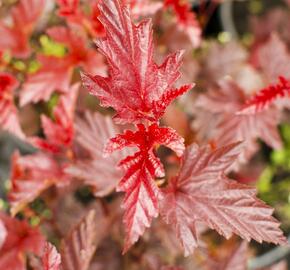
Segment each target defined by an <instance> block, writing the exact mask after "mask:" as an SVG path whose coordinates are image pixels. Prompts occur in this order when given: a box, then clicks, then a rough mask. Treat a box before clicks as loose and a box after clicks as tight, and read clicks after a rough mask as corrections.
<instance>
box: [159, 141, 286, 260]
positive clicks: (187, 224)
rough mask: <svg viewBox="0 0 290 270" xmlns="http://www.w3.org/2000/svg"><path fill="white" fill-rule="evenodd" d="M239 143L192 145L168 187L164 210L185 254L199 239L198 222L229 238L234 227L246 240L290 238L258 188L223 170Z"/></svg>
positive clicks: (162, 207)
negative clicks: (260, 198) (285, 234)
mask: <svg viewBox="0 0 290 270" xmlns="http://www.w3.org/2000/svg"><path fill="white" fill-rule="evenodd" d="M239 145H240V144H239V143H234V144H231V145H228V146H224V147H221V148H218V149H216V150H212V149H211V148H210V147H208V146H205V147H198V146H197V145H196V144H193V145H191V146H190V147H188V149H187V150H186V152H185V155H184V157H183V166H182V168H181V171H180V173H179V175H178V176H177V177H176V178H175V179H172V180H171V182H170V185H169V187H168V188H167V189H166V191H165V192H164V199H163V200H161V215H162V217H163V219H164V220H165V222H166V223H167V224H169V225H171V226H173V228H174V230H175V231H176V234H177V236H178V238H179V239H180V241H181V243H182V245H183V247H184V254H185V255H189V254H191V253H192V252H193V250H194V248H195V247H197V245H198V235H197V224H198V223H199V222H202V223H205V224H206V225H207V226H209V227H210V228H211V229H214V230H216V231H217V232H218V233H219V234H221V235H223V236H225V237H226V238H229V237H230V236H231V235H232V234H233V233H235V234H237V235H239V236H241V237H242V238H244V239H246V240H248V241H249V240H250V239H251V238H252V239H255V240H256V241H258V242H262V241H267V242H272V243H275V244H286V243H287V240H286V238H285V237H284V236H283V233H282V231H281V230H280V229H279V225H280V224H279V222H278V221H277V220H276V219H274V218H273V217H272V216H271V215H272V213H273V209H272V208H270V207H269V206H267V205H266V204H264V203H263V202H262V201H260V200H259V199H257V198H256V196H255V195H256V191H255V189H253V188H252V187H248V186H245V185H242V184H239V183H237V182H235V181H233V180H231V179H228V178H227V177H226V176H225V172H226V170H227V169H228V168H229V167H230V166H231V165H232V164H233V162H234V161H235V160H236V159H237V157H238V155H239V152H240V146H239Z"/></svg>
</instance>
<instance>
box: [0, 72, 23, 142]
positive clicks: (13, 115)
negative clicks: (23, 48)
mask: <svg viewBox="0 0 290 270" xmlns="http://www.w3.org/2000/svg"><path fill="white" fill-rule="evenodd" d="M17 86H18V82H17V80H16V79H15V78H14V77H13V76H12V75H10V74H9V73H3V72H1V73H0V113H1V116H0V128H2V129H4V130H7V131H9V132H11V133H13V134H14V135H16V136H18V137H19V138H22V139H24V137H25V135H24V133H23V132H22V130H21V127H20V123H19V119H18V114H17V108H16V106H15V104H14V90H15V88H16V87H17Z"/></svg>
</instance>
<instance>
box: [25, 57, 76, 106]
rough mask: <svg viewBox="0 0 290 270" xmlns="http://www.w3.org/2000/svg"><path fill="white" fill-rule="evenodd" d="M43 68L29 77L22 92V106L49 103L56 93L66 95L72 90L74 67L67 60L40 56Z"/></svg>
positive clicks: (39, 59)
mask: <svg viewBox="0 0 290 270" xmlns="http://www.w3.org/2000/svg"><path fill="white" fill-rule="evenodd" d="M38 61H39V62H40V64H41V68H40V70H39V71H37V72H36V73H33V74H30V75H28V77H27V79H26V81H25V82H24V84H23V86H22V89H21V92H20V106H25V105H26V104H28V103H30V102H33V103H37V102H39V101H48V100H49V98H50V96H51V94H52V93H54V92H55V91H57V92H60V93H66V92H68V91H69V89H70V81H71V75H72V70H73V66H71V63H70V61H68V59H67V58H58V57H52V56H49V57H48V56H38Z"/></svg>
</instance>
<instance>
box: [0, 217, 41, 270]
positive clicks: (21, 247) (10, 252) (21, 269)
mask: <svg viewBox="0 0 290 270" xmlns="http://www.w3.org/2000/svg"><path fill="white" fill-rule="evenodd" d="M0 220H1V221H2V223H3V224H4V226H5V229H6V231H7V237H6V239H5V242H4V244H3V246H2V247H1V248H0V269H7V270H8V269H9V270H10V269H11V270H26V253H28V252H32V253H34V254H36V255H38V256H41V254H42V250H43V247H44V243H45V241H44V237H43V236H42V235H41V233H40V231H39V229H38V228H36V227H34V228H32V227H30V225H29V224H28V223H27V221H25V220H22V221H20V220H18V219H16V218H11V217H9V216H7V215H6V214H4V213H3V212H2V213H0Z"/></svg>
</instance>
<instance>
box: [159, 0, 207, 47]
mask: <svg viewBox="0 0 290 270" xmlns="http://www.w3.org/2000/svg"><path fill="white" fill-rule="evenodd" d="M164 6H165V7H172V9H173V11H174V13H175V14H176V16H177V20H178V23H179V25H180V26H181V27H182V28H183V29H184V31H185V32H186V34H187V35H188V37H189V39H190V41H191V43H192V45H193V47H194V48H197V47H199V46H200V43H201V34H202V30H201V27H200V25H199V22H198V20H197V18H196V15H195V13H194V12H193V11H192V8H191V6H190V1H188V0H165V1H164Z"/></svg>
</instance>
